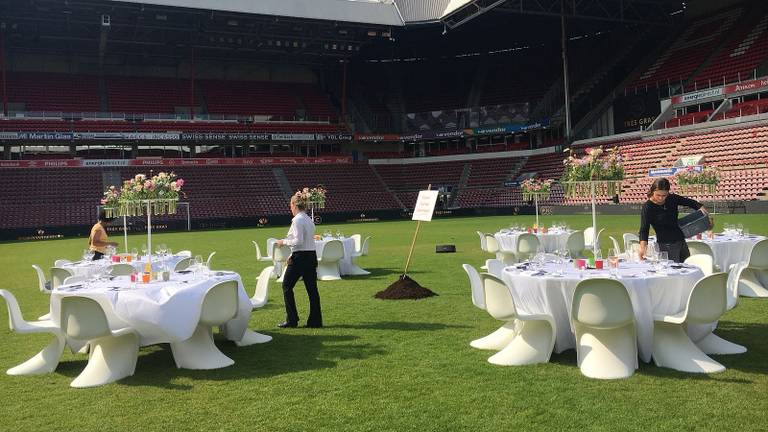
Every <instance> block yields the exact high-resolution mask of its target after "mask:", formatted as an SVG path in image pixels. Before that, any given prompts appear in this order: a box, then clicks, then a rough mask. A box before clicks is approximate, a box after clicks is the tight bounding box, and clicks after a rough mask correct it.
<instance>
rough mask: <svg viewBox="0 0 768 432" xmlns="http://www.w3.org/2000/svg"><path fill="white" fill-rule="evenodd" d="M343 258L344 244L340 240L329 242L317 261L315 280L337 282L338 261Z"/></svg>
mask: <svg viewBox="0 0 768 432" xmlns="http://www.w3.org/2000/svg"><path fill="white" fill-rule="evenodd" d="M342 258H344V244H343V243H342V242H341V240H329V241H328V242H326V243H325V246H324V247H323V252H322V254H321V255H320V257H318V259H317V278H318V279H319V280H324V281H327V280H339V279H341V274H340V273H339V261H340V260H341V259H342Z"/></svg>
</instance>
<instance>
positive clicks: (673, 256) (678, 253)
mask: <svg viewBox="0 0 768 432" xmlns="http://www.w3.org/2000/svg"><path fill="white" fill-rule="evenodd" d="M659 251H665V252H667V256H668V258H669V259H670V260H672V261H674V262H679V263H681V262H683V261H685V259H686V258H688V257H689V256H691V252H690V251H689V250H688V243H686V242H685V240H680V241H676V242H674V243H659Z"/></svg>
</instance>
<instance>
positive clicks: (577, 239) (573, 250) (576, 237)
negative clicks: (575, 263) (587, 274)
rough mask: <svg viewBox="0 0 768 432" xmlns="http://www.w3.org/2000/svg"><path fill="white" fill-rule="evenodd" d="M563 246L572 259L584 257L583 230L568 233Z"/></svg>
mask: <svg viewBox="0 0 768 432" xmlns="http://www.w3.org/2000/svg"><path fill="white" fill-rule="evenodd" d="M565 248H566V249H568V254H569V255H570V256H571V258H573V259H576V258H586V257H585V255H584V249H586V246H585V245H584V232H582V231H574V232H572V233H571V234H569V235H568V240H566V243H565Z"/></svg>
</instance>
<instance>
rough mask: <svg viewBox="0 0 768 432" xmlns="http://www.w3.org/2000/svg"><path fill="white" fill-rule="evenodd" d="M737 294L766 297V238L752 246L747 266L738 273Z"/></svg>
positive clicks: (767, 289)
mask: <svg viewBox="0 0 768 432" xmlns="http://www.w3.org/2000/svg"><path fill="white" fill-rule="evenodd" d="M737 285H738V289H739V295H740V296H744V297H768V239H765V240H760V241H759V242H757V243H755V244H754V246H752V253H750V255H749V262H747V266H746V267H745V268H744V269H743V270H741V273H740V274H739V275H738V279H737Z"/></svg>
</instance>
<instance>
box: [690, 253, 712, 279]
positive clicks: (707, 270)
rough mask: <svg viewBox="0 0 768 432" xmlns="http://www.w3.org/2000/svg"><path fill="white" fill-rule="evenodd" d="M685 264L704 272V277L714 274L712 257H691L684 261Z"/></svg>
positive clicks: (696, 255)
mask: <svg viewBox="0 0 768 432" xmlns="http://www.w3.org/2000/svg"><path fill="white" fill-rule="evenodd" d="M685 263H686V264H690V265H694V266H696V267H698V268H700V269H701V271H702V272H704V276H709V275H711V274H712V273H714V272H715V264H714V262H713V261H712V257H711V256H709V255H705V254H695V255H691V256H689V257H688V258H686V259H685Z"/></svg>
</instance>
